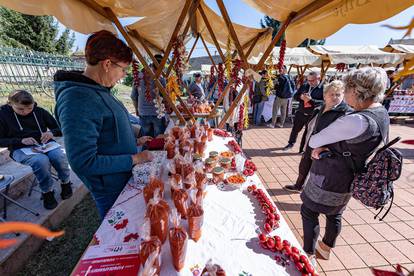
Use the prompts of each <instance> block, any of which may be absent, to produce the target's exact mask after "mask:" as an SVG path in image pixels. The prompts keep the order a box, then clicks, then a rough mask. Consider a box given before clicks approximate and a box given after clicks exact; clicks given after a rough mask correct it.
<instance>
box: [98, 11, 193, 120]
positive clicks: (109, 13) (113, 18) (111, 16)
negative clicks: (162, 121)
mask: <svg viewBox="0 0 414 276" xmlns="http://www.w3.org/2000/svg"><path fill="white" fill-rule="evenodd" d="M104 11H105V12H106V14H107V16H106V17H107V18H109V19H110V20H111V21H112V22H114V24H115V25H116V27H117V28H118V30H119V32H121V34H122V35H123V37H124V38H125V40H126V41H127V43H128V44H129V46H130V47H131V49H132V51H133V52H134V53H135V55H136V56H137V58H138V59H139V61H140V62H141V63H142V65H143V66H144V68H145V70H146V71H147V73H148V74H150V76H151V78H152V79H154V82H155V85H156V86H157V87H158V89H159V90H160V91H161V94H162V95H163V96H164V98H165V99H166V100H167V103H168V104H169V105H170V106H171V108H172V109H173V110H174V112H175V113H176V114H177V117H178V119H179V120H180V121H181V123H185V119H184V117H183V115H182V114H181V113H180V111H179V110H178V109H177V107H176V106H175V104H174V103H173V102H172V100H171V98H170V96H169V95H168V93H167V92H166V90H165V88H164V86H162V84H161V82H160V81H159V79H158V77H156V76H155V74H154V72H153V71H152V70H151V68H150V67H149V66H148V63H147V62H146V61H145V58H144V57H143V56H142V55H141V53H140V52H139V50H138V48H137V47H136V46H135V44H134V42H133V41H132V39H131V37H130V36H129V35H128V33H127V32H126V31H125V29H124V27H123V26H122V25H121V23H120V22H119V20H118V18H117V17H116V15H115V13H114V12H113V11H112V10H111V9H110V8H104Z"/></svg>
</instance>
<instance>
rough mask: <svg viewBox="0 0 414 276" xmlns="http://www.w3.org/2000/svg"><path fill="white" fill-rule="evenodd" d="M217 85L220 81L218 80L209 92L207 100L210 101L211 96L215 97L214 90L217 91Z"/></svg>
mask: <svg viewBox="0 0 414 276" xmlns="http://www.w3.org/2000/svg"><path fill="white" fill-rule="evenodd" d="M210 78H211V76H210ZM217 83H218V81H217V80H216V81H215V82H214V84H213V87H212V88H211V89H210V91H209V92H208V96H207V100H208V99H210V98H211V96H213V93H214V90H216V87H217Z"/></svg>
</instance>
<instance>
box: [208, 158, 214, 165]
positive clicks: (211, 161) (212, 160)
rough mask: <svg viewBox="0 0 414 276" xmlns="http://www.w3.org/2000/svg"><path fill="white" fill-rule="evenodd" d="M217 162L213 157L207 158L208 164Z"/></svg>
mask: <svg viewBox="0 0 414 276" xmlns="http://www.w3.org/2000/svg"><path fill="white" fill-rule="evenodd" d="M214 162H215V160H214V159H213V158H207V159H206V164H213V163H214Z"/></svg>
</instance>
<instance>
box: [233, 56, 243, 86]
mask: <svg viewBox="0 0 414 276" xmlns="http://www.w3.org/2000/svg"><path fill="white" fill-rule="evenodd" d="M241 67H242V62H241V60H240V59H235V60H234V61H233V68H232V70H231V79H232V80H233V89H237V88H238V87H239V85H240V84H241V83H242V79H241V78H240V74H239V73H240V70H241Z"/></svg>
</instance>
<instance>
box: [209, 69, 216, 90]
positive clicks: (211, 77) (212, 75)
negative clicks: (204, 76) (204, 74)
mask: <svg viewBox="0 0 414 276" xmlns="http://www.w3.org/2000/svg"><path fill="white" fill-rule="evenodd" d="M214 73H215V72H214V65H211V67H210V83H209V87H213V85H214Z"/></svg>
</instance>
